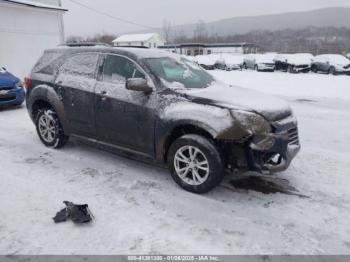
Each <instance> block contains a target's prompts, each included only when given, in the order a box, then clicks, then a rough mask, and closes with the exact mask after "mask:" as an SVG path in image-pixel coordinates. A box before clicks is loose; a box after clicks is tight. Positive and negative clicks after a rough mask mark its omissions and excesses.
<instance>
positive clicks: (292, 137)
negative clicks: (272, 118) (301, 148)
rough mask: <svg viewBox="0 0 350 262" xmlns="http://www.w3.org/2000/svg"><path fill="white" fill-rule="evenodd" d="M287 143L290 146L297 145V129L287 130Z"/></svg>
mask: <svg viewBox="0 0 350 262" xmlns="http://www.w3.org/2000/svg"><path fill="white" fill-rule="evenodd" d="M288 137H289V138H288V141H289V144H290V145H299V144H300V143H299V132H298V128H297V127H295V128H292V129H289V130H288Z"/></svg>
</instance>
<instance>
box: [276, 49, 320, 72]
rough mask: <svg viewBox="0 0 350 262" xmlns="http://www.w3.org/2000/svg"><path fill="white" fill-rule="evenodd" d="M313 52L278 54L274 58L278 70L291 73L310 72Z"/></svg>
mask: <svg viewBox="0 0 350 262" xmlns="http://www.w3.org/2000/svg"><path fill="white" fill-rule="evenodd" d="M314 58H315V57H314V56H313V55H312V54H307V53H305V54H302V53H300V54H278V55H276V57H275V58H274V61H275V65H276V70H279V71H284V72H289V73H300V72H302V73H308V72H310V70H311V65H312V61H313V59H314Z"/></svg>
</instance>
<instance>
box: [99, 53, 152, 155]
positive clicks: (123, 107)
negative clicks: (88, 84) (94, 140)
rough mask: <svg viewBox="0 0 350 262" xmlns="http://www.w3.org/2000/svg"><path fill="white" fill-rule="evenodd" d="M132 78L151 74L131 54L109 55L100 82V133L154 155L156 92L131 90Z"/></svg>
mask: <svg viewBox="0 0 350 262" xmlns="http://www.w3.org/2000/svg"><path fill="white" fill-rule="evenodd" d="M129 78H148V77H146V74H145V73H144V72H143V70H142V69H141V68H140V67H139V66H138V65H137V64H136V63H135V62H133V61H131V60H129V59H128V58H126V57H123V56H118V55H106V57H105V59H104V64H103V69H102V72H101V76H100V79H99V81H98V82H97V85H96V98H95V104H96V127H97V133H98V136H99V137H100V138H101V139H102V140H104V141H106V142H109V143H114V144H117V145H120V146H124V147H128V148H130V149H133V150H137V151H140V152H142V153H146V154H148V155H152V156H153V154H154V126H155V124H154V123H155V106H156V103H155V101H156V92H155V91H154V92H153V93H152V94H149V95H146V94H145V93H143V92H137V91H131V90H127V89H126V80H127V79H129ZM148 81H151V80H150V79H148Z"/></svg>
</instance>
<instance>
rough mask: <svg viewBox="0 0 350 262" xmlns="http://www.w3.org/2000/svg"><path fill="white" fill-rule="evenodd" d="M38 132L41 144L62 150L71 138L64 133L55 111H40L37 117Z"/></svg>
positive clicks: (46, 109)
mask: <svg viewBox="0 0 350 262" xmlns="http://www.w3.org/2000/svg"><path fill="white" fill-rule="evenodd" d="M36 130H37V133H38V136H39V138H40V140H41V142H42V143H43V144H44V145H45V146H47V147H53V148H61V147H63V146H64V145H65V144H66V143H67V142H68V139H69V137H68V136H66V135H65V134H64V132H63V128H62V125H61V122H60V120H59V118H58V116H57V114H56V112H55V111H54V110H53V109H50V108H45V109H40V110H39V111H38V113H37V116H36Z"/></svg>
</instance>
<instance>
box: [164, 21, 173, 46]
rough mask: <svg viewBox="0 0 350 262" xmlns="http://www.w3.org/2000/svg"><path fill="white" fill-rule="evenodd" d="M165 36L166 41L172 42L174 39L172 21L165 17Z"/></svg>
mask: <svg viewBox="0 0 350 262" xmlns="http://www.w3.org/2000/svg"><path fill="white" fill-rule="evenodd" d="M162 31H163V37H164V39H165V42H166V43H170V42H171V40H172V28H171V22H170V21H169V20H166V19H164V20H163V29H162Z"/></svg>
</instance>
